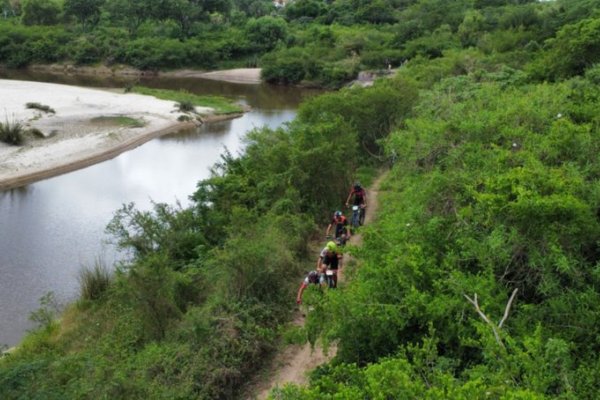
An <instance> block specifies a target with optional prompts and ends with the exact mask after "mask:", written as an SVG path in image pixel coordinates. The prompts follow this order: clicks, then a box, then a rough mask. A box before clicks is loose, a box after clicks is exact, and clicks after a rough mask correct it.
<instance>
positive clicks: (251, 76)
mask: <svg viewBox="0 0 600 400" xmlns="http://www.w3.org/2000/svg"><path fill="white" fill-rule="evenodd" d="M260 72H261V69H260V68H236V69H227V70H221V71H210V72H202V71H194V70H178V71H173V72H161V73H160V74H159V75H160V76H173V77H179V78H204V79H213V80H219V81H226V82H232V83H247V84H253V85H254V84H258V83H260V82H261V79H260Z"/></svg>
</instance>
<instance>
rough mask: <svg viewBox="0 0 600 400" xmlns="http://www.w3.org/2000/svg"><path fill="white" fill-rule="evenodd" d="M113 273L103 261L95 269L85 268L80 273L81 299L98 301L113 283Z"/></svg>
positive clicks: (98, 262)
mask: <svg viewBox="0 0 600 400" xmlns="http://www.w3.org/2000/svg"><path fill="white" fill-rule="evenodd" d="M112 280H113V278H112V273H111V272H110V270H109V269H108V267H107V266H106V265H105V264H104V263H102V262H101V261H99V260H98V261H96V263H95V264H94V266H93V267H91V268H87V267H86V268H83V269H82V270H81V271H80V273H79V288H80V294H79V298H80V299H81V300H90V301H93V300H98V299H100V297H101V296H102V295H103V294H104V293H105V292H106V291H107V290H108V288H109V287H110V285H111V283H112Z"/></svg>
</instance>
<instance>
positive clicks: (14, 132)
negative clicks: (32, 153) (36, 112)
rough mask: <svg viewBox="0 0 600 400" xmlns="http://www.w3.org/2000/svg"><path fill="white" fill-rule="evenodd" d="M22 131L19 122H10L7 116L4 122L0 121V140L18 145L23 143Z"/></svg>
mask: <svg viewBox="0 0 600 400" xmlns="http://www.w3.org/2000/svg"><path fill="white" fill-rule="evenodd" d="M23 131H24V128H23V125H22V124H21V123H20V122H18V121H13V122H10V121H9V120H8V118H7V119H6V121H5V122H4V123H2V122H0V141H2V142H4V143H8V144H12V145H17V146H18V145H20V144H21V143H23Z"/></svg>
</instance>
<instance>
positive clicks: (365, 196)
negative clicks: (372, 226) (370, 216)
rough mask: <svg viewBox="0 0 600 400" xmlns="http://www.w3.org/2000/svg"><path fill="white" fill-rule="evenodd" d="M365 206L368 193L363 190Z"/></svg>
mask: <svg viewBox="0 0 600 400" xmlns="http://www.w3.org/2000/svg"><path fill="white" fill-rule="evenodd" d="M363 205H364V206H365V207H366V206H367V191H366V190H365V189H363Z"/></svg>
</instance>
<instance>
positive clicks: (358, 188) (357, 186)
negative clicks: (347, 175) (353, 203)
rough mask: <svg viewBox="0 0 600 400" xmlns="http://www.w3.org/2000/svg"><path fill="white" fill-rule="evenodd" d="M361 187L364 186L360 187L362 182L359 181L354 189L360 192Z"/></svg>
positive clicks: (355, 183)
mask: <svg viewBox="0 0 600 400" xmlns="http://www.w3.org/2000/svg"><path fill="white" fill-rule="evenodd" d="M361 187H362V186H360V182H358V181H356V182H354V189H356V190H360V188H361Z"/></svg>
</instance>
